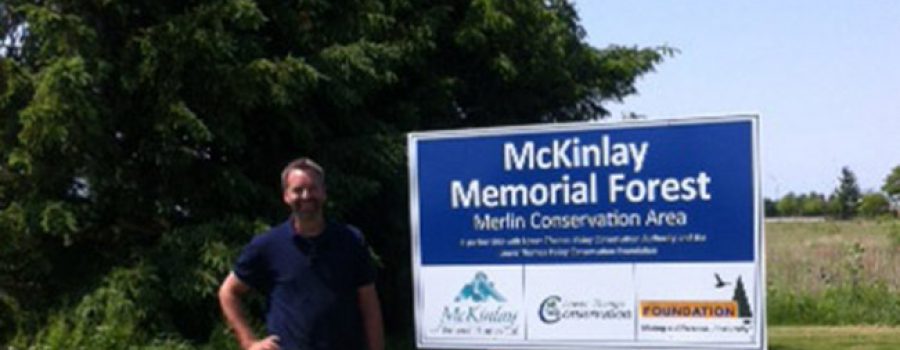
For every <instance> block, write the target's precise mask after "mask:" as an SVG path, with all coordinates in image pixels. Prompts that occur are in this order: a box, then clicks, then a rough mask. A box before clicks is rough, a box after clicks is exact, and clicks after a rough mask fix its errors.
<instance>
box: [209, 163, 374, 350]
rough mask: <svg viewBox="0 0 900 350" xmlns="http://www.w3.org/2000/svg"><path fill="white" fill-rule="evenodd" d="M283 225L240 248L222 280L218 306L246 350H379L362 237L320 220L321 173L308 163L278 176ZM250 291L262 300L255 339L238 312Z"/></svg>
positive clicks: (323, 195) (370, 269) (293, 165)
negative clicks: (285, 215)
mask: <svg viewBox="0 0 900 350" xmlns="http://www.w3.org/2000/svg"><path fill="white" fill-rule="evenodd" d="M281 185H282V197H283V198H282V199H283V200H284V203H285V204H287V206H288V207H290V209H291V216H290V218H289V219H288V220H287V221H286V222H285V223H283V224H281V225H279V226H277V227H275V228H273V229H271V230H269V231H268V232H266V233H265V234H262V235H259V236H257V237H255V238H254V239H253V240H252V241H251V242H250V244H248V245H247V246H246V247H244V250H243V251H242V252H241V255H240V257H239V258H238V261H237V263H235V266H234V270H233V271H232V272H231V273H230V274H229V275H228V277H226V278H225V281H224V282H222V286H221V288H220V289H219V303H220V305H221V307H222V313H223V314H224V316H225V319H226V321H227V322H228V325H229V326H230V327H231V329H232V330H233V331H234V334H235V336H236V337H237V341H238V343H239V344H240V346H241V348H243V349H247V350H250V349H252V350H294V349H298V350H300V349H302V350H305V349H317V350H318V349H336V350H344V349H348V350H350V349H354V350H355V349H366V348H367V349H369V350H383V348H384V338H383V331H382V324H381V308H380V306H379V304H378V295H377V293H376V291H375V284H374V279H375V273H374V268H373V267H372V264H371V261H370V258H369V254H368V250H367V249H366V246H365V243H364V241H363V240H362V235H361V234H360V233H359V231H358V230H355V229H354V228H352V227H349V226H345V225H340V224H336V223H332V222H327V221H326V220H325V219H324V216H323V213H322V211H323V206H324V203H325V200H326V193H325V172H324V171H323V170H322V167H320V166H319V165H318V164H316V163H315V162H314V161H312V160H311V159H309V158H300V159H297V160H295V161H293V162H291V163H289V164H288V165H287V166H286V167H285V168H284V170H283V171H282V173H281ZM250 289H255V290H257V291H259V292H262V293H264V294H265V295H266V299H267V310H266V328H267V331H268V336H267V337H265V338H263V339H258V338H257V337H256V336H255V335H254V334H253V331H252V330H251V329H250V327H249V325H248V323H247V321H246V319H245V317H244V315H243V313H242V312H241V300H240V298H241V296H242V295H244V294H245V293H246V292H247V291H249V290H250Z"/></svg>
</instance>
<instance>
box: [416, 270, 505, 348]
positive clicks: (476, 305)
mask: <svg viewBox="0 0 900 350" xmlns="http://www.w3.org/2000/svg"><path fill="white" fill-rule="evenodd" d="M505 303H506V298H504V297H503V295H502V294H501V293H500V291H498V290H497V288H496V287H495V286H494V283H493V282H491V281H490V279H489V278H488V275H487V274H486V273H484V272H482V271H478V272H477V273H476V274H475V277H474V278H473V279H472V281H471V282H469V283H466V284H464V285H463V287H462V289H461V290H460V291H459V294H458V295H457V296H456V297H455V298H454V299H453V303H452V304H448V305H444V310H443V312H442V313H441V319H440V323H439V324H438V326H437V327H436V328H434V329H432V330H431V332H432V333H437V334H444V335H460V336H464V335H485V336H504V335H506V336H510V335H517V334H519V326H518V324H517V321H518V319H519V312H518V311H515V310H509V309H508V308H506V305H505Z"/></svg>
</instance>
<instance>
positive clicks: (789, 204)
mask: <svg viewBox="0 0 900 350" xmlns="http://www.w3.org/2000/svg"><path fill="white" fill-rule="evenodd" d="M775 207H776V209H778V213H780V214H781V215H782V216H797V215H800V200H799V198H798V197H797V195H796V194H794V192H788V194H786V195H784V197H781V199H779V200H778V204H776V205H775Z"/></svg>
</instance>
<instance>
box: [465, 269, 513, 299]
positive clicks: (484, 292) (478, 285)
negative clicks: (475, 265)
mask: <svg viewBox="0 0 900 350" xmlns="http://www.w3.org/2000/svg"><path fill="white" fill-rule="evenodd" d="M490 299H493V300H494V301H499V302H504V301H506V298H504V297H503V296H502V295H500V293H499V292H497V290H496V289H495V288H494V283H493V282H491V281H489V280H488V277H487V274H486V273H484V272H481V271H478V273H476V274H475V278H474V279H472V282H470V283H467V284H466V285H465V286H464V287H463V288H462V290H461V291H459V295H457V296H456V299H455V300H456V301H463V300H471V301H474V302H476V303H480V302H486V301H488V300H490Z"/></svg>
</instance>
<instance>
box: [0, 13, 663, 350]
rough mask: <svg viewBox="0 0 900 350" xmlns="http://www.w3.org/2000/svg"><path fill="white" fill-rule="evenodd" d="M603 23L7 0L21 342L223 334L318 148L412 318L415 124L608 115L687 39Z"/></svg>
mask: <svg viewBox="0 0 900 350" xmlns="http://www.w3.org/2000/svg"><path fill="white" fill-rule="evenodd" d="M584 35H585V33H584V30H583V29H582V28H581V26H580V25H579V20H578V16H577V14H576V13H575V9H574V6H573V5H572V4H570V3H569V2H567V1H561V0H551V1H538V0H523V1H499V0H468V1H467V0H463V1H458V0H454V1H447V0H443V1H440V0H439V1H415V0H397V1H377V0H352V1H351V0H337V1H293V2H291V1H271V0H260V1H252V0H216V1H213V0H196V1H187V2H185V1H173V0H160V1H144V2H125V1H100V2H71V1H54V0H50V1H25V0H7V1H4V2H2V3H0V36H2V39H0V45H2V46H0V159H2V162H0V241H2V242H3V244H2V245H0V302H2V304H3V305H0V310H4V311H5V310H13V312H15V313H16V314H15V315H13V316H4V317H3V318H2V319H0V321H2V322H4V328H3V329H4V332H2V333H0V337H7V338H8V337H10V336H11V335H10V334H13V333H14V334H17V336H16V337H15V341H14V342H15V343H16V344H19V345H21V344H25V345H27V344H32V343H33V344H38V345H41V346H45V347H49V348H78V347H91V348H93V347H104V346H106V347H112V348H118V347H122V346H120V345H122V344H130V345H129V346H135V347H137V346H139V344H144V343H154V342H156V343H159V342H163V343H164V344H172V346H175V345H177V344H181V342H180V340H179V339H182V340H185V341H188V342H193V343H203V342H207V341H208V340H209V339H210V336H211V334H212V336H213V338H215V337H216V336H215V334H217V333H216V332H215V331H214V330H215V329H220V328H217V327H220V326H217V325H219V324H220V323H219V320H220V316H219V313H218V309H217V306H216V302H215V297H214V291H215V288H216V287H217V285H218V283H219V281H220V280H221V278H222V277H224V275H225V274H226V273H227V271H228V269H229V266H230V264H231V262H232V261H233V259H234V256H235V255H236V253H237V250H238V249H239V247H241V246H242V245H243V244H245V243H246V242H247V241H248V240H249V239H250V237H251V235H252V234H253V233H255V232H259V231H260V230H261V229H263V227H265V226H266V225H269V224H272V223H275V222H277V221H279V220H282V219H283V217H284V215H285V213H286V212H285V210H284V208H282V205H281V204H280V200H279V198H280V196H279V191H280V189H279V184H278V179H277V174H278V172H279V170H280V168H281V166H283V164H284V163H286V162H287V161H289V160H290V159H292V158H295V157H297V156H299V155H308V156H312V157H314V158H317V159H318V160H319V161H320V162H321V163H322V164H323V165H324V166H325V167H326V168H327V169H328V172H329V192H330V193H329V194H330V195H331V196H330V198H332V201H331V203H330V205H329V207H328V210H329V212H330V215H331V216H332V217H334V218H336V219H339V220H347V221H351V222H354V223H356V224H357V225H358V226H360V227H361V228H363V230H364V231H365V232H366V233H367V239H368V240H369V242H370V243H371V244H372V245H373V247H374V249H375V251H376V252H377V253H378V254H379V256H380V258H381V259H380V261H381V263H382V265H383V268H384V269H385V270H386V271H391V273H385V274H382V276H380V280H379V284H380V287H381V290H382V292H384V293H383V295H382V298H383V302H384V304H385V309H386V310H389V311H387V312H385V317H386V318H387V326H388V330H389V331H393V332H404V331H405V328H406V326H407V325H408V324H409V322H410V320H409V318H410V315H411V312H410V305H411V304H412V303H411V296H410V292H409V291H410V290H411V288H410V286H409V280H410V269H409V258H408V256H409V248H408V247H409V242H408V236H409V235H408V222H407V218H408V215H407V203H406V200H407V194H406V191H407V189H406V178H405V176H406V171H405V169H406V168H405V167H406V164H405V161H406V160H405V144H404V141H405V138H404V134H405V133H406V132H409V131H413V130H424V129H434V128H461V127H470V126H485V125H501V124H521V123H536V122H557V121H576V120H591V119H598V118H602V117H604V116H606V115H608V111H607V110H606V109H605V108H604V107H603V105H604V104H605V103H606V102H609V101H619V100H621V99H622V98H624V97H625V96H628V95H630V94H633V93H635V91H636V90H635V88H634V82H635V80H636V79H637V78H638V77H640V76H641V75H643V74H645V73H648V72H650V71H652V70H653V68H654V66H655V65H656V64H658V63H659V62H661V60H662V59H663V58H664V57H665V56H666V55H670V54H672V53H673V50H671V49H669V48H666V47H660V48H636V47H621V46H610V47H607V48H603V49H598V48H593V47H591V46H589V45H587V43H586V42H585V40H584ZM124 286H129V287H127V288H126V287H124ZM123 288H125V290H124V291H123V290H120V289H123ZM119 311H121V312H119ZM114 314H115V315H114ZM53 315H64V316H53ZM114 316H115V317H114ZM73 317H75V318H77V319H73ZM120 317H124V318H127V320H126V319H122V318H120ZM7 324H15V325H16V326H15V327H16V329H15V331H11V332H7V331H6V329H9V328H6V325H7ZM112 325H118V327H113V328H103V329H110V331H111V332H115V333H114V334H110V335H109V336H108V337H107V336H103V335H102V334H100V335H98V334H99V333H97V332H95V331H94V330H96V329H98V328H97V327H101V328H102V327H107V326H112ZM91 337H101V338H97V339H95V338H91ZM170 337H174V338H172V339H174V341H175V342H174V343H165V341H166V340H160V339H161V338H165V339H170ZM4 342H5V339H0V343H4ZM179 346H180V345H179ZM19 347H24V346H19ZM162 347H163V348H166V346H162Z"/></svg>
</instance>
